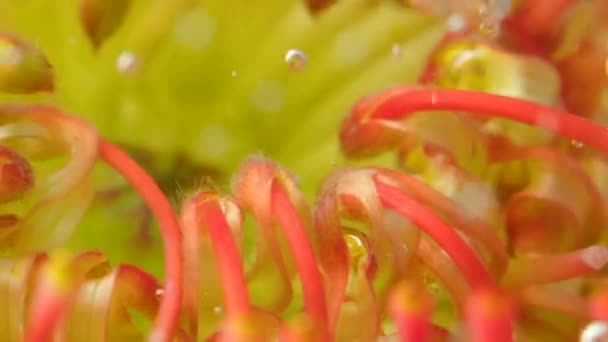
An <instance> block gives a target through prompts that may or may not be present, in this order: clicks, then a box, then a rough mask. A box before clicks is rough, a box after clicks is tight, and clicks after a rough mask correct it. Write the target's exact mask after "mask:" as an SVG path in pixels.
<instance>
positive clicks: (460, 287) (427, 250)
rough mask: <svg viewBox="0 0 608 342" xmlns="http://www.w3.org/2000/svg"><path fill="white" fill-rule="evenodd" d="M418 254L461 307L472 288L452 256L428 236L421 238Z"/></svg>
mask: <svg viewBox="0 0 608 342" xmlns="http://www.w3.org/2000/svg"><path fill="white" fill-rule="evenodd" d="M416 256H417V257H418V259H419V260H420V261H421V262H422V263H423V264H424V265H425V266H426V267H428V268H429V270H430V271H431V272H433V273H434V274H435V276H436V277H437V278H438V279H439V280H440V281H441V283H442V284H443V286H444V287H445V288H446V289H447V291H448V292H449V293H450V295H451V296H452V298H453V299H454V302H455V303H456V305H457V306H458V307H461V306H462V305H463V304H464V302H465V300H466V298H467V297H468V296H469V294H470V293H471V288H470V287H469V285H468V284H467V282H466V280H465V279H464V277H463V276H462V273H461V272H460V270H459V269H458V267H456V265H454V262H453V261H452V260H451V259H450V257H449V256H448V255H447V254H446V253H445V252H444V251H443V250H441V249H440V248H439V247H437V246H436V245H435V244H433V243H432V242H430V241H428V239H426V238H422V239H420V244H419V246H418V249H417V250H416Z"/></svg>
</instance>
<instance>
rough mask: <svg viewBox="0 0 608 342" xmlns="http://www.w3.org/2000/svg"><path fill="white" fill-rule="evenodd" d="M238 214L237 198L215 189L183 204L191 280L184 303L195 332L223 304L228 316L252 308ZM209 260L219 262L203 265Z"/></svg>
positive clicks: (214, 314)
mask: <svg viewBox="0 0 608 342" xmlns="http://www.w3.org/2000/svg"><path fill="white" fill-rule="evenodd" d="M230 216H232V219H231V220H229V219H228V217H230ZM238 218H240V213H239V212H238V208H237V207H236V205H235V204H234V202H232V201H231V200H230V199H229V198H224V199H222V198H220V197H219V196H218V195H217V194H216V193H213V192H201V193H198V194H196V195H194V196H193V197H192V198H191V199H190V200H188V201H186V202H185V204H184V206H183V209H182V220H181V221H182V229H183V234H184V240H185V242H184V259H185V260H184V263H185V265H186V272H185V276H186V279H185V282H186V283H187V284H189V286H188V287H186V289H185V290H184V306H185V310H186V313H187V315H188V320H189V321H190V322H189V325H190V329H191V330H192V332H193V333H196V331H197V330H198V329H197V325H202V324H204V325H210V322H204V320H207V321H215V319H214V316H218V315H217V312H216V311H217V310H218V308H222V306H225V307H226V316H227V317H228V319H230V317H232V316H235V315H236V316H238V315H243V314H246V313H247V312H248V311H249V309H250V304H249V295H248V292H247V291H248V290H247V284H246V282H245V276H244V270H243V265H242V261H241V255H240V254H239V250H238V247H237V245H236V243H235V239H234V238H233V236H232V231H233V230H234V228H237V229H239V228H240V224H241V222H240V220H239V219H238ZM229 221H232V224H234V225H236V227H235V226H232V225H230V224H229ZM237 234H238V231H237ZM209 244H211V246H209ZM209 247H211V250H208V249H209ZM206 259H208V260H206ZM209 261H213V262H215V263H216V266H215V267H205V265H203V264H204V263H207V262H209ZM217 274H219V279H218V276H217ZM212 282H219V284H221V288H222V292H223V303H222V301H218V297H219V296H218V293H217V292H218V291H216V289H215V287H216V286H217V285H215V284H211V283H212ZM205 311H206V312H205ZM208 316H211V318H208ZM197 321H198V322H197ZM203 330H204V331H205V330H209V328H206V329H203Z"/></svg>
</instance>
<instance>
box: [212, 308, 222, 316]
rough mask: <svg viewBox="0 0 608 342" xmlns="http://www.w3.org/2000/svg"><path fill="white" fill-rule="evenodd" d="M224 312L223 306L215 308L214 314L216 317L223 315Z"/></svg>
mask: <svg viewBox="0 0 608 342" xmlns="http://www.w3.org/2000/svg"><path fill="white" fill-rule="evenodd" d="M223 311H224V308H222V307H221V306H216V307H214V308H213V312H214V313H215V314H216V315H219V314H221V313H222V312H223Z"/></svg>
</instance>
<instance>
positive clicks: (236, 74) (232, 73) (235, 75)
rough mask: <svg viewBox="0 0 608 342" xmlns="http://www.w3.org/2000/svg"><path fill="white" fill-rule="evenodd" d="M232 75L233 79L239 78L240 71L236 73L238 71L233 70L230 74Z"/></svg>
mask: <svg viewBox="0 0 608 342" xmlns="http://www.w3.org/2000/svg"><path fill="white" fill-rule="evenodd" d="M230 75H231V76H232V77H237V76H238V75H239V72H238V71H236V70H232V71H231V72H230Z"/></svg>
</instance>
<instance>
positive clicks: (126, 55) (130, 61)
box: [116, 51, 138, 74]
mask: <svg viewBox="0 0 608 342" xmlns="http://www.w3.org/2000/svg"><path fill="white" fill-rule="evenodd" d="M116 68H117V69H118V71H119V72H121V73H123V74H133V73H135V72H136V71H137V68H138V61H137V56H135V54H134V53H133V52H131V51H123V52H121V53H120V55H118V58H117V59H116Z"/></svg>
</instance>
